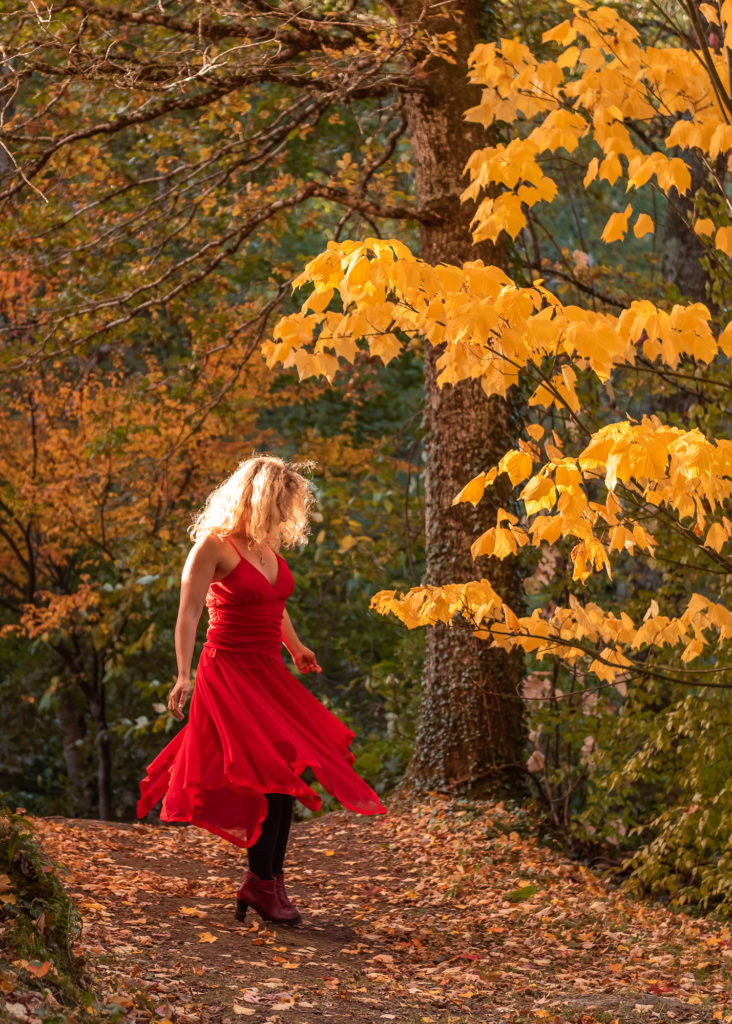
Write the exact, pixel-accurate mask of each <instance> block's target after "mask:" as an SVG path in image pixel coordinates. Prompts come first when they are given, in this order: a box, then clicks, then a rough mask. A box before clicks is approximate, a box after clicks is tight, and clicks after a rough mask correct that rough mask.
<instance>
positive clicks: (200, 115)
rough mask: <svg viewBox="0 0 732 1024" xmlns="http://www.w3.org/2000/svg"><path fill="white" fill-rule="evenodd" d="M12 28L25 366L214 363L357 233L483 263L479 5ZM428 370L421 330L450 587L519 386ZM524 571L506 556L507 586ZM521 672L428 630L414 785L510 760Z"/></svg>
mask: <svg viewBox="0 0 732 1024" xmlns="http://www.w3.org/2000/svg"><path fill="white" fill-rule="evenodd" d="M3 22H4V25H5V28H6V33H5V35H6V38H7V44H6V51H5V52H6V63H5V66H6V68H7V69H8V71H7V74H6V77H5V79H4V81H3V84H2V90H3V95H4V97H5V104H6V105H5V120H4V123H3V126H2V135H1V136H0V138H1V140H2V144H3V147H4V151H5V153H6V160H5V165H4V171H3V178H2V191H1V192H0V196H1V198H2V200H3V202H4V204H5V209H6V210H7V211H10V212H11V213H12V216H8V217H6V218H5V219H4V222H3V228H2V230H3V246H4V250H5V251H6V252H8V253H11V254H12V256H11V260H12V268H11V269H16V268H17V270H18V271H19V272H22V271H24V270H25V269H27V268H28V267H29V266H31V267H33V268H35V269H36V270H38V269H39V268H40V269H41V276H42V279H43V289H42V291H39V292H37V293H36V294H35V295H34V297H33V302H32V303H31V307H30V308H29V310H28V312H27V315H26V317H25V318H23V319H22V320H21V321H20V322H17V323H14V324H13V325H12V328H11V327H10V326H9V325H8V327H7V328H6V334H5V336H6V338H7V339H8V340H10V339H12V344H7V345H6V346H5V348H4V356H5V359H6V366H7V367H8V369H9V370H11V371H13V372H15V371H17V369H18V368H19V367H23V366H25V365H28V363H29V362H31V363H37V362H38V361H43V360H48V359H54V360H58V359H61V360H62V361H64V362H71V363H73V364H74V365H78V372H79V373H80V374H81V375H82V376H83V373H84V372H85V371H84V367H85V366H87V365H95V364H96V363H98V362H100V361H101V362H102V363H103V361H104V359H105V358H106V355H107V354H108V353H109V352H110V351H111V350H114V351H115V352H116V353H118V354H122V353H124V354H125V358H126V359H128V360H130V361H131V362H132V363H134V361H135V359H136V358H137V353H139V352H143V351H150V350H151V349H152V350H153V351H154V352H155V353H156V355H158V356H159V357H161V358H162V359H163V360H166V359H167V360H168V361H169V365H172V363H171V361H172V360H174V359H175V358H177V357H178V356H179V355H182V354H184V353H185V356H186V358H188V357H189V358H191V359H193V360H195V361H203V362H205V361H206V360H207V359H209V358H210V353H213V352H216V351H218V349H219V348H220V346H222V345H231V344H234V343H235V342H236V341H237V339H240V338H242V337H246V338H247V339H248V340H256V339H258V338H260V337H264V335H265V333H266V331H267V330H268V329H269V328H270V327H271V325H272V323H273V320H272V315H273V311H274V310H275V309H276V308H277V307H278V305H279V304H280V303H281V301H282V300H283V299H284V298H285V297H286V296H287V294H288V291H289V284H290V280H291V277H292V275H293V274H294V273H295V272H296V270H297V267H298V266H299V265H300V264H301V263H302V260H303V259H304V258H306V257H307V256H308V255H310V254H312V252H313V251H316V250H317V248H318V247H320V245H322V244H324V242H325V241H326V240H327V237H328V236H330V235H332V236H333V237H336V238H338V237H340V235H341V234H342V233H343V232H344V230H345V229H346V227H348V229H349V230H351V231H352V230H354V228H355V227H356V226H358V225H363V226H368V227H369V230H373V228H374V227H375V228H376V229H377V231H379V232H381V231H385V232H387V233H393V231H394V230H395V229H396V227H397V226H400V228H401V226H404V227H403V229H402V230H404V231H405V232H406V236H408V237H411V233H412V232H413V231H414V228H415V226H416V227H417V229H418V231H419V233H420V238H421V246H422V251H423V253H424V257H425V259H426V260H427V261H428V262H436V261H438V260H439V259H442V258H444V257H448V258H451V259H455V260H463V259H466V258H468V256H469V253H470V249H471V245H472V242H471V238H470V231H469V219H470V213H469V210H468V209H467V207H465V206H463V205H461V203H460V201H459V194H460V191H461V189H462V187H463V185H462V177H461V175H462V171H463V165H464V162H465V160H466V158H467V156H468V155H469V153H470V151H471V150H472V148H473V147H474V146H475V144H476V142H477V140H478V137H479V136H478V134H476V132H477V131H478V130H477V129H470V130H467V131H466V129H465V127H464V126H463V125H462V123H461V112H462V110H463V109H464V108H465V106H466V105H469V104H471V103H473V102H476V101H477V96H478V93H477V91H476V90H475V87H474V86H471V85H470V84H469V83H468V82H467V81H466V78H465V73H464V71H465V61H466V58H467V55H468V53H469V52H470V50H471V49H472V47H473V46H474V45H475V44H476V42H478V40H479V39H481V38H483V37H484V36H485V34H486V33H489V34H490V33H492V32H493V31H494V22H493V20H492V16H491V15H490V14H489V12H487V11H486V10H485V9H484V8H483V6H482V5H480V4H479V3H477V2H474V0H465V2H463V3H460V4H458V5H444V4H434V5H433V4H429V3H416V2H414V3H413V2H411V0H410V2H403V3H402V2H395V3H392V4H390V5H383V6H379V5H377V6H376V7H374V6H373V5H359V4H350V3H338V2H334V3H323V4H322V5H318V6H316V7H315V8H313V7H307V8H302V6H301V5H298V4H295V3H293V4H281V5H276V6H272V7H270V6H266V5H265V6H262V5H261V4H250V3H245V4H227V3H223V4H222V3H211V4H200V3H199V4H195V5H194V4H190V3H180V4H175V5H167V4H166V5H158V6H149V5H140V6H139V9H138V8H134V9H131V8H130V5H129V4H126V3H114V2H110V3H101V4H100V3H88V2H86V0H73V2H71V3H64V4H63V5H62V6H57V7H53V6H52V7H50V8H49V9H48V11H47V12H46V11H45V9H44V12H43V13H40V12H39V11H36V10H35V9H29V10H28V11H26V12H18V11H17V9H16V8H14V7H12V6H6V7H5V9H4V11H3ZM471 132H473V134H472V135H471ZM409 143H411V154H412V157H411V158H410V153H409V148H408V144H409ZM412 166H414V168H415V174H414V178H412V176H411V169H412ZM46 201H48V206H46V205H44V204H45V203H46ZM49 211H50V216H49ZM482 251H483V253H484V256H485V258H486V259H489V260H491V261H495V260H497V259H500V258H502V257H501V256H500V254H499V252H498V250H495V249H494V246H493V245H492V244H491V243H487V242H486V243H484V245H483V250H482ZM196 310H206V315H203V316H201V315H197V314H196V312H195V311H196ZM436 372H437V370H436V366H435V362H434V358H433V352H432V349H431V348H429V347H428V349H427V352H426V359H425V373H426V377H425V395H426V410H427V413H426V415H427V423H426V425H427V466H426V468H427V473H426V487H427V507H428V510H429V512H428V519H427V541H428V543H427V547H428V567H427V578H428V580H429V581H430V582H431V583H434V584H441V583H444V582H445V581H446V580H448V579H449V578H451V577H453V576H456V575H457V576H459V575H463V574H465V573H467V572H469V571H470V567H471V561H472V560H471V557H470V554H469V550H468V547H467V544H466V540H467V538H468V537H469V536H470V535H471V534H472V533H473V532H474V531H475V530H480V529H483V528H484V527H485V526H486V525H487V523H488V521H489V518H490V515H491V509H490V502H488V501H487V502H486V503H484V504H483V505H481V506H480V507H479V508H476V509H471V508H466V507H462V508H454V507H453V506H452V505H451V498H452V494H453V492H454V490H455V487H456V485H457V483H458V479H457V477H458V476H459V475H460V471H459V470H458V471H457V475H456V466H459V465H461V466H462V467H463V471H468V472H473V471H474V470H477V469H478V467H479V466H480V465H482V464H483V463H485V462H486V461H491V460H494V459H495V458H497V457H498V456H499V455H500V453H501V452H502V451H503V450H504V449H505V447H506V446H507V444H509V443H510V438H511V436H512V434H513V431H514V426H513V420H512V412H511V408H510V406H509V404H508V403H507V402H506V401H505V398H504V397H501V396H491V397H490V398H489V397H487V396H486V395H485V394H484V392H483V391H482V390H481V389H480V388H479V386H478V385H477V384H475V383H471V382H469V381H468V382H457V381H456V386H455V387H454V388H452V389H450V391H449V392H448V391H445V390H438V389H437V387H436V385H435V377H436ZM450 451H452V452H453V453H454V456H455V458H449V457H447V453H448V452H450ZM501 500H503V503H504V504H505V503H506V500H507V499H506V498H504V499H501ZM496 507H498V506H497V505H496ZM493 512H495V508H494V509H493ZM515 576H516V572H515V570H514V569H509V568H508V567H506V568H505V569H504V567H503V566H501V565H497V566H496V568H495V580H496V585H497V586H499V589H501V590H502V593H504V596H505V597H506V598H507V599H509V600H511V601H515V599H516V585H515V584H516V580H515ZM499 577H501V582H500V584H499V582H498V581H499ZM518 665H519V663H518V660H517V658H516V657H515V655H512V654H506V653H504V652H501V651H491V650H489V649H488V648H487V647H486V646H485V645H480V644H477V643H476V642H475V640H474V638H473V636H472V635H471V633H470V631H467V630H461V629H460V628H455V629H453V630H446V629H443V628H442V627H441V626H440V627H437V628H436V629H434V630H433V631H431V634H430V639H429V656H428V661H427V673H426V678H425V686H424V701H423V708H422V728H421V732H420V738H419V741H418V745H417V754H416V756H415V761H414V764H413V769H412V776H413V781H414V783H415V785H417V786H421V787H424V786H427V787H434V786H437V785H440V786H442V785H446V784H460V785H462V784H465V783H467V784H471V783H474V782H476V781H477V780H478V781H479V780H484V779H485V778H486V777H488V778H491V777H492V775H493V774H494V772H495V768H496V765H505V764H507V763H511V762H516V761H517V759H518V756H519V751H520V749H521V743H522V730H521V710H522V708H521V702H520V701H519V699H518V698H517V694H516V684H517V681H518Z"/></svg>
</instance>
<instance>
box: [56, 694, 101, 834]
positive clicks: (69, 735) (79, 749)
mask: <svg viewBox="0 0 732 1024" xmlns="http://www.w3.org/2000/svg"><path fill="white" fill-rule="evenodd" d="M57 715H58V722H59V726H60V727H61V736H62V738H63V751H64V763H65V765H66V774H67V775H68V777H69V790H70V793H69V795H70V797H71V802H72V806H73V813H74V815H76V816H77V817H80V818H87V817H94V816H95V815H96V812H97V802H98V801H97V787H96V779H95V776H96V770H95V768H96V766H95V764H94V760H95V759H94V756H93V753H92V750H91V744H90V741H89V737H88V730H87V715H88V710H87V708H86V707H85V706H84V702H83V698H82V696H81V691H80V689H79V688H77V687H75V686H70V685H66V686H62V687H61V688H60V690H59V693H58V711H57Z"/></svg>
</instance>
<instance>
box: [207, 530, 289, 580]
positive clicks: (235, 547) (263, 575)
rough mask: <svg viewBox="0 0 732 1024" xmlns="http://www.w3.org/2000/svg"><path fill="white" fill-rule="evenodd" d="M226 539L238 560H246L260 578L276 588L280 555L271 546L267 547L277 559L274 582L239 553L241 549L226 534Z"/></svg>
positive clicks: (279, 568)
mask: <svg viewBox="0 0 732 1024" xmlns="http://www.w3.org/2000/svg"><path fill="white" fill-rule="evenodd" d="M226 540H228V542H229V544H231V546H232V548H233V549H234V551H236V553H237V555H238V556H239V562H246V563H247V565H250V566H251V567H252V569H254V571H255V572H257V573H259V575H260V576H261V577H262V579H263V580H265V581H266V582H267V583H268V584H269V585H270V587H271V588H272V590H275V589H276V588H277V584H278V583H279V579H280V572H281V568H282V567H281V565H280V556H279V555H278V554H277V552H276V551H275V550H274V549H273V548H269V550H270V551H271V552H272V554H273V555H274V556H275V559H276V560H277V575H276V576H275V581H274V583H272V581H271V580H270V579H269V577H268V576H267V575H265V573H263V572H262V570H261V569H258V568H257V566H256V565H255V564H254V562H250V560H249V559H248V558H246V557H245V556H244V555H243V554H242V553H241V551H240V550H239V548H238V547H237V546H236V544H235V543H234V541H233V540H232V539H231V537H229V536H227V537H226ZM267 547H269V544H268V545H267ZM239 562H237V563H236V565H235V566H234V569H236V567H237V565H239ZM234 569H232V570H231V572H233V571H234ZM228 575H229V573H228V572H227V574H226V576H228ZM226 576H223V577H222V579H226ZM220 582H221V580H219V583H220Z"/></svg>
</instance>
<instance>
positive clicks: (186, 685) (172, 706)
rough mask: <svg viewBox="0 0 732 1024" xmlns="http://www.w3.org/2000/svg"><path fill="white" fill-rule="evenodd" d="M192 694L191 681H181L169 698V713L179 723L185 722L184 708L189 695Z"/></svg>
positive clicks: (184, 679)
mask: <svg viewBox="0 0 732 1024" xmlns="http://www.w3.org/2000/svg"><path fill="white" fill-rule="evenodd" d="M190 692H191V681H190V679H186V678H183V679H179V680H178V682H177V683H176V684H175V686H174V687H173V689H172V690H171V691H170V696H169V697H168V711H170V713H171V715H173V716H174V717H175V718H177V719H178V720H179V721H181V722H182V721H183V708H184V707H185V706H186V701H187V700H188V695H189V694H190Z"/></svg>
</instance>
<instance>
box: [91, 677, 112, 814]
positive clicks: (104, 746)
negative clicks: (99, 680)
mask: <svg viewBox="0 0 732 1024" xmlns="http://www.w3.org/2000/svg"><path fill="white" fill-rule="evenodd" d="M89 708H90V710H91V713H92V719H93V720H94V730H95V736H94V745H95V746H96V748H97V793H98V812H99V817H100V819H101V820H102V821H111V820H112V759H111V750H110V745H109V728H108V727H107V707H106V694H105V687H104V685H102V686H101V687H100V689H99V691H98V692H97V693H95V694H94V696H93V697H92V698H91V699H90V701H89Z"/></svg>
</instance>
